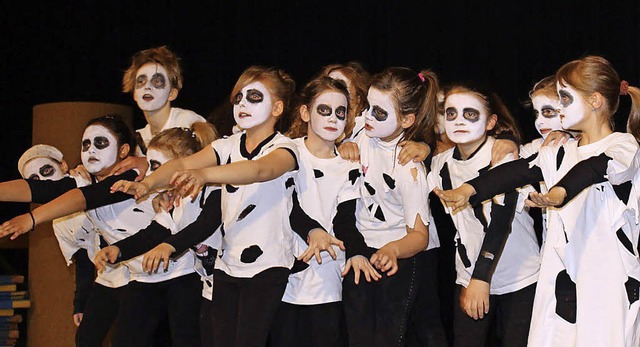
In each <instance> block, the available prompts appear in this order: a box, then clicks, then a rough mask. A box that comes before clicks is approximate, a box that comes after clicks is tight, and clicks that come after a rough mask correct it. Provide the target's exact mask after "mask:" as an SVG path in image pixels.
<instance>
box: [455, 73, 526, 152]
mask: <svg viewBox="0 0 640 347" xmlns="http://www.w3.org/2000/svg"><path fill="white" fill-rule="evenodd" d="M444 96H445V100H444V110H445V128H446V132H447V137H449V139H451V141H453V142H455V143H456V144H457V145H478V146H479V145H480V144H481V143H482V142H483V141H484V140H485V138H486V137H487V136H494V135H496V134H499V133H502V132H506V131H508V132H511V133H512V134H513V136H514V137H515V138H516V139H517V140H518V141H519V140H520V134H519V132H518V129H517V127H516V124H515V121H514V119H513V117H512V116H511V113H510V112H509V110H508V109H507V107H506V106H505V105H504V103H503V102H502V100H501V99H500V97H499V96H498V95H497V94H496V93H494V92H492V91H491V90H490V89H489V88H487V87H486V86H481V85H477V84H475V83H471V82H465V83H456V84H453V85H451V86H450V87H447V88H446V89H445V93H444Z"/></svg>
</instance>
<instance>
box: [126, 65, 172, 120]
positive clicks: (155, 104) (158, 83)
mask: <svg viewBox="0 0 640 347" xmlns="http://www.w3.org/2000/svg"><path fill="white" fill-rule="evenodd" d="M170 92H171V82H170V81H169V77H168V75H167V70H165V68H164V67H163V66H162V65H159V64H156V63H147V64H144V65H142V67H141V68H140V69H138V72H137V73H136V84H135V88H134V90H133V99H134V100H135V101H136V102H137V103H138V107H140V109H141V110H143V111H156V110H159V109H161V108H162V107H163V106H164V105H165V104H166V103H167V101H168V100H169V93H170Z"/></svg>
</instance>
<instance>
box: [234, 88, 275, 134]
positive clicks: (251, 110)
mask: <svg viewBox="0 0 640 347" xmlns="http://www.w3.org/2000/svg"><path fill="white" fill-rule="evenodd" d="M234 100H235V102H234V104H233V118H234V119H235V120H236V124H237V125H238V126H239V127H240V128H242V129H251V128H253V127H254V126H256V125H260V124H262V123H264V122H265V121H266V120H267V119H269V117H270V116H271V111H272V109H273V101H272V99H271V94H270V93H269V90H268V89H267V87H266V86H265V85H264V84H262V82H252V83H249V84H247V85H246V86H244V88H242V90H241V91H240V92H239V93H238V94H237V95H236V96H235V98H234Z"/></svg>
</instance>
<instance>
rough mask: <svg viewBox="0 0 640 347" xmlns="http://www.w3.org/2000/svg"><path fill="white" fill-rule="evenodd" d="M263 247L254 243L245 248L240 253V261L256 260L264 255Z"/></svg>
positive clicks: (246, 262) (250, 261)
mask: <svg viewBox="0 0 640 347" xmlns="http://www.w3.org/2000/svg"><path fill="white" fill-rule="evenodd" d="M262 253H264V252H262V249H261V248H260V247H258V245H252V246H249V247H247V248H245V249H244V250H243V251H242V254H241V255H240V261H241V262H243V263H245V264H248V263H253V262H255V261H256V260H257V259H258V257H260V256H261V255H262Z"/></svg>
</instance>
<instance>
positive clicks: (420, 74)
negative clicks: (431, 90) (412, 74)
mask: <svg viewBox="0 0 640 347" xmlns="http://www.w3.org/2000/svg"><path fill="white" fill-rule="evenodd" d="M418 78H420V81H422V82H423V83H424V75H423V74H422V72H420V73H419V74H418Z"/></svg>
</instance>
